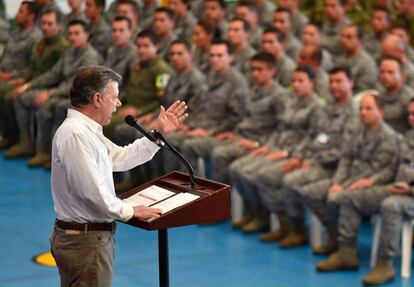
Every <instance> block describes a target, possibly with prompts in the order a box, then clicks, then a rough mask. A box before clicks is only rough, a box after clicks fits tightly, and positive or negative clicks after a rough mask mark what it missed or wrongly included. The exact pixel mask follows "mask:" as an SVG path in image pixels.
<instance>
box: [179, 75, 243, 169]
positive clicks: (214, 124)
mask: <svg viewBox="0 0 414 287" xmlns="http://www.w3.org/2000/svg"><path fill="white" fill-rule="evenodd" d="M207 85H208V91H207V94H206V97H205V98H206V99H208V100H207V101H206V102H205V103H204V104H205V108H204V112H203V120H201V121H200V125H199V126H198V127H201V128H204V129H206V130H208V131H209V133H210V136H208V137H207V138H191V139H187V140H185V141H184V144H183V146H182V151H183V154H184V155H185V156H186V158H187V159H188V160H189V161H190V163H191V164H192V165H193V166H196V163H197V158H198V157H210V153H211V151H212V150H213V148H214V147H216V146H217V145H225V144H227V143H226V142H223V141H218V140H216V139H215V137H214V135H216V134H219V133H221V132H228V131H233V130H234V128H235V127H236V125H237V124H238V123H239V122H240V121H241V120H242V118H243V115H244V111H245V108H246V101H247V98H248V86H247V82H246V80H245V79H244V77H243V76H242V75H241V74H240V73H239V72H238V71H236V70H234V69H232V68H231V69H229V70H228V71H227V72H225V73H223V74H218V73H215V72H211V73H210V74H209V75H208V78H207Z"/></svg>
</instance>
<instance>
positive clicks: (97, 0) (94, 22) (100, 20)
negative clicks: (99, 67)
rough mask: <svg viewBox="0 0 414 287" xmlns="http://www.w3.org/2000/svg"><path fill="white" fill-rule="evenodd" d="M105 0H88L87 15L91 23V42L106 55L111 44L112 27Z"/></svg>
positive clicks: (101, 53)
mask: <svg viewBox="0 0 414 287" xmlns="http://www.w3.org/2000/svg"><path fill="white" fill-rule="evenodd" d="M105 2H106V1H105V0H86V3H85V4H86V5H85V15H86V18H87V19H88V20H89V22H90V25H91V31H90V38H89V42H90V43H91V45H92V47H94V48H95V49H96V50H97V51H98V52H99V54H100V55H101V56H102V57H104V56H105V54H106V50H107V49H108V47H109V45H110V44H111V27H110V26H109V25H108V23H107V22H106V20H105V18H104V16H103V13H104V12H105Z"/></svg>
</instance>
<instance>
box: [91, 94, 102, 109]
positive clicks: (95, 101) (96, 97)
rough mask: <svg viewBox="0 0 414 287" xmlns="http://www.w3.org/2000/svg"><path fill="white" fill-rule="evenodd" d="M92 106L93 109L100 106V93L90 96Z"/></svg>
mask: <svg viewBox="0 0 414 287" xmlns="http://www.w3.org/2000/svg"><path fill="white" fill-rule="evenodd" d="M92 104H93V106H94V107H100V106H101V104H102V97H101V94H100V93H94V94H93V96H92Z"/></svg>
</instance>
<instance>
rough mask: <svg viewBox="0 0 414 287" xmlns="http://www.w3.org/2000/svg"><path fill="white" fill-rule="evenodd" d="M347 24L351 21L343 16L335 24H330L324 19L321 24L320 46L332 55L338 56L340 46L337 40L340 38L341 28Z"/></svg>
mask: <svg viewBox="0 0 414 287" xmlns="http://www.w3.org/2000/svg"><path fill="white" fill-rule="evenodd" d="M348 24H351V21H349V19H347V18H344V19H343V20H342V21H341V22H340V23H338V24H336V25H332V24H331V23H329V22H328V21H325V22H324V23H323V25H322V29H321V32H322V47H324V48H325V49H327V50H328V51H329V52H330V53H331V54H332V56H334V57H336V56H339V55H340V54H341V53H342V47H341V44H340V42H339V40H340V39H341V31H342V29H343V28H344V27H345V26H346V25H348Z"/></svg>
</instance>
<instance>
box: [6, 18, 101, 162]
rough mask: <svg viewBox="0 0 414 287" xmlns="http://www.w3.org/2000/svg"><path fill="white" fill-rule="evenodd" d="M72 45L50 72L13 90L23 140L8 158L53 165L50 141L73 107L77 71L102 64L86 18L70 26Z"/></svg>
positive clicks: (9, 151) (21, 139)
mask: <svg viewBox="0 0 414 287" xmlns="http://www.w3.org/2000/svg"><path fill="white" fill-rule="evenodd" d="M66 31H67V34H68V39H69V43H70V48H68V49H67V50H66V51H65V52H64V53H63V55H62V57H61V59H60V60H59V61H58V62H57V63H56V64H55V65H54V66H53V67H52V68H51V69H50V70H49V71H47V72H45V73H44V74H42V75H40V76H38V77H36V78H34V79H32V80H30V82H28V83H26V84H24V85H22V86H19V87H18V88H16V89H15V90H14V91H13V94H12V97H13V99H14V101H15V110H16V118H17V122H18V125H19V131H20V139H19V142H18V143H17V144H16V145H13V146H12V147H11V148H10V149H8V150H7V151H6V153H5V156H6V157H8V158H15V157H20V156H31V155H32V154H33V153H34V152H36V155H35V157H33V158H32V159H31V160H30V161H29V165H32V166H36V165H40V166H42V165H44V164H46V167H48V166H49V165H50V144H51V139H52V136H53V131H52V130H53V129H56V128H57V127H58V125H60V124H61V123H62V122H63V120H64V119H65V118H66V110H67V108H68V107H69V105H70V103H69V89H70V86H71V84H72V80H73V77H74V76H75V73H76V71H77V70H78V69H79V68H80V67H82V66H86V65H98V64H101V63H102V58H101V56H100V55H99V53H98V52H97V51H96V50H95V49H94V48H92V47H91V46H90V45H89V42H88V38H89V26H88V24H87V23H85V22H84V21H83V20H72V21H71V22H70V23H69V24H68V27H67V29H66ZM33 115H36V127H37V128H36V130H37V134H36V135H35V140H32V138H31V137H30V133H29V131H30V126H31V120H32V119H33Z"/></svg>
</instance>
